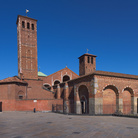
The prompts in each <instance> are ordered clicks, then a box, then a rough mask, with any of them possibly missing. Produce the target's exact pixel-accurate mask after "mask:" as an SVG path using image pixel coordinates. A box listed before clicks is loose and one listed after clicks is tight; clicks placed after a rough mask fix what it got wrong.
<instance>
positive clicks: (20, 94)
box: [18, 91, 24, 100]
mask: <svg viewBox="0 0 138 138" xmlns="http://www.w3.org/2000/svg"><path fill="white" fill-rule="evenodd" d="M18 99H20V100H22V99H24V92H23V91H19V92H18Z"/></svg>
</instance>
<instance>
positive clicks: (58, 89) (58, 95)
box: [57, 84, 60, 99]
mask: <svg viewBox="0 0 138 138" xmlns="http://www.w3.org/2000/svg"><path fill="white" fill-rule="evenodd" d="M57 99H60V85H59V84H58V85H57Z"/></svg>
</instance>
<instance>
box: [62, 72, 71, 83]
mask: <svg viewBox="0 0 138 138" xmlns="http://www.w3.org/2000/svg"><path fill="white" fill-rule="evenodd" d="M62 80H63V82H65V81H68V80H70V76H69V75H67V74H65V75H64V76H63V78H62Z"/></svg>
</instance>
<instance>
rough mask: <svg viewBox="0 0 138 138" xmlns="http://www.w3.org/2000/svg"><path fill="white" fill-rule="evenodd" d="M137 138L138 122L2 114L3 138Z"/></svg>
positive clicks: (120, 118)
mask: <svg viewBox="0 0 138 138" xmlns="http://www.w3.org/2000/svg"><path fill="white" fill-rule="evenodd" d="M64 137H68V138H69V137H74V138H75V137H83V138H138V119H134V118H123V117H112V116H73V115H63V114H55V113H42V112H38V113H33V112H3V113H0V138H64Z"/></svg>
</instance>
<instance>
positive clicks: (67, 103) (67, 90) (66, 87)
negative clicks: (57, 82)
mask: <svg viewBox="0 0 138 138" xmlns="http://www.w3.org/2000/svg"><path fill="white" fill-rule="evenodd" d="M68 96H69V88H68V83H67V82H65V86H64V113H66V114H67V113H69V101H68Z"/></svg>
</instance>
